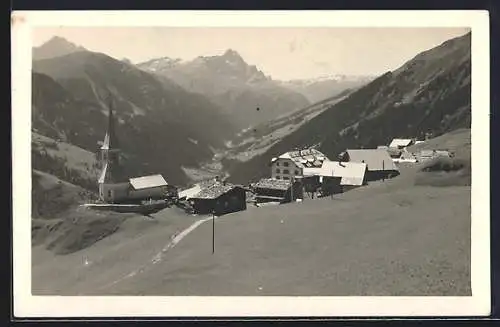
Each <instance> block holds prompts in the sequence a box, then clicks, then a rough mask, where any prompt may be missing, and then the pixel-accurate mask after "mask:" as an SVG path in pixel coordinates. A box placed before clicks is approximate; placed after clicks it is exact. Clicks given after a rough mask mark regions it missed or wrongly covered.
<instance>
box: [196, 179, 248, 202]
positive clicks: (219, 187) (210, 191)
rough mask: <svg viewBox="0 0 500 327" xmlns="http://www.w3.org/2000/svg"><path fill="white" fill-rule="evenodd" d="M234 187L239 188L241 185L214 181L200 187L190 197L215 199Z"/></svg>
mask: <svg viewBox="0 0 500 327" xmlns="http://www.w3.org/2000/svg"><path fill="white" fill-rule="evenodd" d="M236 188H241V189H243V188H242V187H241V186H238V185H233V184H226V185H224V184H223V183H219V182H217V183H214V184H212V185H210V186H208V187H206V188H202V190H201V191H200V192H198V193H197V194H195V195H192V196H191V197H190V198H191V199H217V198H218V197H220V196H221V195H223V194H225V193H227V192H229V191H232V190H234V189H236Z"/></svg>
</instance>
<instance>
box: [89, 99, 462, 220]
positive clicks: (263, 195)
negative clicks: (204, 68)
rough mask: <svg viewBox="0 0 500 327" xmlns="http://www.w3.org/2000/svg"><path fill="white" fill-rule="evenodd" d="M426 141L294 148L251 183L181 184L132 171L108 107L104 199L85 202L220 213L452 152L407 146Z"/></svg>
mask: <svg viewBox="0 0 500 327" xmlns="http://www.w3.org/2000/svg"><path fill="white" fill-rule="evenodd" d="M423 142H425V140H417V139H415V138H406V139H403V138H395V139H393V140H392V141H391V142H390V144H388V145H380V146H378V147H377V148H375V149H347V150H346V151H344V152H342V153H340V154H339V155H338V158H337V160H336V161H335V160H330V159H329V158H328V157H327V156H326V155H325V154H323V153H321V152H320V151H318V150H317V149H315V148H306V149H294V150H291V151H288V152H286V153H283V154H280V155H279V156H277V157H274V158H273V159H272V160H271V162H270V163H269V165H268V167H262V168H263V169H267V170H268V171H269V172H270V173H269V177H268V178H263V179H261V180H259V181H257V182H255V183H249V184H248V185H236V184H231V183H228V182H227V181H226V180H221V178H220V177H219V176H216V177H215V178H213V179H209V180H205V181H201V182H198V183H196V184H195V185H193V186H192V187H189V188H183V189H179V188H178V187H176V186H174V185H171V184H169V183H168V182H167V181H166V180H165V178H164V177H163V176H162V175H161V174H155V175H148V176H139V177H129V176H127V175H126V173H125V172H124V171H123V168H122V166H121V162H120V148H119V141H118V139H117V136H116V134H115V122H114V117H113V110H112V108H111V107H110V108H109V112H108V129H107V131H106V134H105V138H104V141H103V142H102V143H101V144H102V145H101V148H100V162H101V167H102V170H101V174H100V177H99V180H98V189H99V201H98V202H97V203H92V204H84V205H83V206H84V207H88V208H92V209H97V210H113V211H118V212H139V213H143V214H146V215H149V214H151V213H154V212H157V211H159V210H161V209H164V208H166V207H169V206H172V205H175V206H178V207H181V208H183V209H184V210H185V211H186V212H187V213H189V214H195V215H207V214H212V215H217V216H221V215H224V214H228V213H233V212H238V211H242V210H246V209H247V204H251V205H253V206H255V207H259V206H265V205H278V204H286V203H290V202H301V201H303V200H304V199H311V200H312V199H314V198H315V197H326V196H333V195H334V194H338V193H343V192H347V191H349V190H351V189H353V188H358V187H362V186H365V185H367V184H368V183H370V182H374V181H379V180H382V181H384V180H385V179H390V178H393V177H396V176H397V175H399V168H398V166H399V165H400V164H405V163H406V164H412V163H418V162H425V161H428V160H432V159H434V158H438V157H448V158H449V157H452V156H453V153H452V152H450V151H448V150H447V149H434V150H422V151H419V152H417V153H415V152H410V151H409V150H408V147H410V146H412V145H415V144H420V143H423Z"/></svg>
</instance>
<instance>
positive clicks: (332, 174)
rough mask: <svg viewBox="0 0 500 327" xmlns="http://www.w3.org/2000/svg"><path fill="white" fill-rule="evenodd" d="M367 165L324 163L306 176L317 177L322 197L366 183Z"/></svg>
mask: <svg viewBox="0 0 500 327" xmlns="http://www.w3.org/2000/svg"><path fill="white" fill-rule="evenodd" d="M366 171H367V165H366V164H365V163H358V162H339V161H325V162H323V165H322V166H321V168H319V169H314V170H308V171H306V174H308V175H314V176H316V177H318V176H319V179H320V180H319V181H320V183H321V194H322V195H323V196H325V195H330V194H336V193H342V192H345V191H347V190H349V189H352V188H355V187H359V186H362V185H364V184H365V182H366V178H365V177H366Z"/></svg>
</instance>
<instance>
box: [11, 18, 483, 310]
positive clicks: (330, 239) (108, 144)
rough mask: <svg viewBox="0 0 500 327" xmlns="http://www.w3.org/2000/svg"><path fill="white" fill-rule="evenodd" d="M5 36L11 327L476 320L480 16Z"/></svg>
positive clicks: (231, 22)
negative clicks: (46, 320)
mask: <svg viewBox="0 0 500 327" xmlns="http://www.w3.org/2000/svg"><path fill="white" fill-rule="evenodd" d="M11 24H12V85H13V87H12V99H13V102H12V103H13V107H12V113H13V119H12V140H13V147H12V148H13V165H12V167H13V208H14V211H13V233H14V235H13V240H14V242H13V252H14V253H13V255H14V267H13V269H14V271H13V276H14V280H13V283H14V313H15V315H16V317H39V318H43V317H52V318H54V317H131V316H134V317H149V316H158V317H190V316H193V317H212V318H214V317H353V316H356V317H376V316H393V317H394V316H455V317H456V316H476V315H477V316H479V315H488V314H489V313H490V249H489V246H490V243H489V235H490V234H489V220H490V211H489V111H490V108H489V16H488V12H486V11H254V12H246V11H210V12H208V11H206V12H205V11H179V12H177V11H150V12H134V11H100V12H96V11H78V12H75V11H73V12H71V11H69V12H56V11H46V12H36V11H23V12H13V13H12V19H11Z"/></svg>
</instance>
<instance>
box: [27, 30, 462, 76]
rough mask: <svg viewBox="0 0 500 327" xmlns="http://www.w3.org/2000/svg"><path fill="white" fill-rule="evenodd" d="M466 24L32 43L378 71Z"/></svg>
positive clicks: (132, 33) (304, 68) (174, 33)
mask: <svg viewBox="0 0 500 327" xmlns="http://www.w3.org/2000/svg"><path fill="white" fill-rule="evenodd" d="M469 30H470V29H469V28H436V27H433V28H338V27H334V28H320V27H313V28H287V27H281V28H269V27H261V28H256V27H251V28H250V27H249V28H240V27H237V28H228V27H223V28H218V27H102V28H100V27H37V28H36V29H34V32H33V46H39V45H41V44H43V43H44V42H46V41H48V40H49V39H50V38H52V37H53V36H60V37H64V38H65V39H67V40H68V41H70V42H73V43H75V44H77V45H81V46H83V47H85V48H86V49H88V50H91V51H97V52H103V53H105V54H107V55H109V56H112V57H114V58H116V59H123V58H127V59H129V60H131V61H132V62H133V63H139V62H143V61H147V60H149V59H153V58H158V57H171V58H181V59H184V60H190V59H194V58H196V57H198V56H212V55H220V54H223V53H224V52H225V51H226V50H227V49H233V50H236V51H237V52H238V53H239V54H240V55H241V56H242V57H243V59H244V60H245V61H246V62H247V63H248V64H250V65H256V66H257V68H259V69H260V70H262V71H263V72H264V73H265V74H266V75H270V76H272V77H273V79H281V80H289V79H305V78H315V77H319V76H323V75H328V74H344V75H371V76H378V75H381V74H383V73H385V72H387V71H390V70H395V69H397V68H398V67H400V66H401V65H403V64H404V63H405V62H406V61H408V60H410V59H411V58H413V57H414V56H415V55H417V54H418V53H419V52H422V51H425V50H428V49H430V48H433V47H435V46H438V45H439V44H441V43H443V42H444V41H446V40H448V39H450V38H453V37H457V36H461V35H463V34H466V33H467V32H469Z"/></svg>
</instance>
